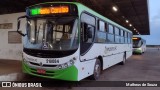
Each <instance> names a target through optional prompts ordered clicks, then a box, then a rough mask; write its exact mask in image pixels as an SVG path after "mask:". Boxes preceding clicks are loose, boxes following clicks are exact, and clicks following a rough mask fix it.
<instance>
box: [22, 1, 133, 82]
mask: <svg viewBox="0 0 160 90" xmlns="http://www.w3.org/2000/svg"><path fill="white" fill-rule="evenodd" d="M59 3H60V2H59ZM62 3H65V2H62ZM69 3H71V2H69ZM69 3H68V4H69ZM46 4H47V3H46ZM71 4H75V5H76V6H77V9H78V32H79V37H80V30H81V29H80V28H81V27H80V25H81V21H80V20H81V14H82V13H83V12H87V13H90V14H92V15H93V16H95V18H100V19H102V20H105V21H106V22H109V23H111V24H113V25H114V26H117V27H119V28H121V29H123V30H124V31H127V32H128V33H131V31H129V30H128V29H126V28H124V27H122V26H120V25H118V24H116V23H114V22H113V21H111V20H109V19H107V18H105V17H103V16H102V15H100V14H98V13H96V12H94V11H93V10H91V9H89V8H88V7H86V6H84V5H82V4H79V3H74V2H73V3H71ZM96 20H97V19H96ZM95 30H96V31H97V26H96V29H95ZM79 41H80V39H79ZM124 55H126V56H125V58H126V59H127V58H129V57H130V56H131V55H132V44H131V43H128V44H127V43H125V44H124V43H122V44H116V43H112V44H110V43H107V42H106V44H101V43H95V42H93V45H92V46H91V47H90V49H89V50H88V51H87V52H86V53H85V54H84V55H80V46H79V48H78V50H77V51H76V52H75V53H74V54H72V55H69V56H66V57H62V58H38V57H33V56H30V55H27V54H25V53H23V59H26V60H27V62H26V60H23V62H22V66H23V72H25V73H28V74H30V75H34V76H39V77H45V78H52V79H60V80H69V81H80V80H82V79H84V78H86V77H88V76H90V75H92V74H93V72H94V65H95V62H96V59H97V58H98V57H99V56H101V57H102V59H103V60H102V61H103V63H102V64H103V67H102V69H103V70H104V69H106V68H109V67H111V66H113V65H115V64H117V63H119V62H122V61H123V59H124ZM74 57H76V61H75V63H74V64H73V65H72V66H70V67H68V68H65V69H58V67H56V68H53V67H43V66H35V65H36V64H35V65H31V64H26V63H28V62H29V61H30V62H33V63H37V64H42V65H44V64H48V63H46V62H48V61H47V60H46V59H54V60H59V61H58V62H59V63H49V64H50V65H57V66H58V65H60V64H65V63H66V62H69V61H70V60H71V59H72V58H74ZM38 69H40V70H41V69H42V70H45V73H46V74H38V73H37V70H38ZM42 73H43V72H42ZM47 75H48V76H47Z"/></svg>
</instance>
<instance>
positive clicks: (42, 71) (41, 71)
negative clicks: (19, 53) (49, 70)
mask: <svg viewBox="0 0 160 90" xmlns="http://www.w3.org/2000/svg"><path fill="white" fill-rule="evenodd" d="M37 73H40V74H46V70H43V69H37Z"/></svg>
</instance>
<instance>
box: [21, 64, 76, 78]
mask: <svg viewBox="0 0 160 90" xmlns="http://www.w3.org/2000/svg"><path fill="white" fill-rule="evenodd" d="M22 70H23V72H24V73H27V74H30V75H33V76H38V77H44V78H51V79H58V80H67V81H78V69H77V68H76V67H75V66H74V65H73V66H71V67H68V68H66V69H62V70H45V74H40V73H37V69H35V68H31V67H29V66H28V65H27V64H25V63H24V62H22Z"/></svg>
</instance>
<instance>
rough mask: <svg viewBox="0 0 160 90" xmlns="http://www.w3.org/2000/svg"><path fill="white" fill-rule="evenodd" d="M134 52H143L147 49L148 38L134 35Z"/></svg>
mask: <svg viewBox="0 0 160 90" xmlns="http://www.w3.org/2000/svg"><path fill="white" fill-rule="evenodd" d="M132 39H133V53H135V54H142V53H144V52H145V51H146V40H144V39H143V38H141V37H133V38H132Z"/></svg>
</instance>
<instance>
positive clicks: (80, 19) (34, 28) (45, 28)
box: [17, 2, 132, 81]
mask: <svg viewBox="0 0 160 90" xmlns="http://www.w3.org/2000/svg"><path fill="white" fill-rule="evenodd" d="M23 19H25V20H26V30H25V32H24V30H23V31H21V30H20V26H21V27H22V26H23V25H22V24H21V21H22V20H23ZM23 27H25V26H23ZM17 31H18V33H19V34H21V35H22V36H24V38H23V45H24V48H23V61H22V66H23V72H24V73H27V74H30V75H33V76H38V77H45V78H52V79H59V80H69V81H80V80H82V79H84V78H86V77H89V76H90V77H91V78H92V79H94V80H96V79H98V78H99V76H100V74H101V71H102V70H104V69H107V68H109V67H111V66H113V65H115V64H117V63H121V64H124V63H125V60H126V59H127V58H129V57H130V56H131V55H132V32H131V31H130V30H128V29H126V28H124V27H122V26H120V25H119V24H117V23H115V22H113V21H111V20H109V19H107V18H105V17H103V16H102V15H100V14H98V13H96V12H95V11H93V10H91V9H89V8H88V7H86V6H84V5H82V4H80V3H77V2H49V3H41V4H36V5H33V6H30V7H27V8H26V15H25V16H22V17H19V18H18V25H17Z"/></svg>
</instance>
